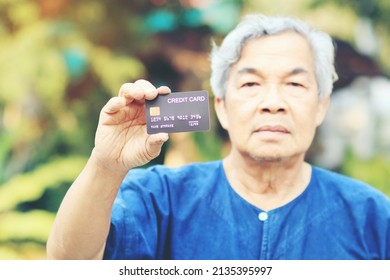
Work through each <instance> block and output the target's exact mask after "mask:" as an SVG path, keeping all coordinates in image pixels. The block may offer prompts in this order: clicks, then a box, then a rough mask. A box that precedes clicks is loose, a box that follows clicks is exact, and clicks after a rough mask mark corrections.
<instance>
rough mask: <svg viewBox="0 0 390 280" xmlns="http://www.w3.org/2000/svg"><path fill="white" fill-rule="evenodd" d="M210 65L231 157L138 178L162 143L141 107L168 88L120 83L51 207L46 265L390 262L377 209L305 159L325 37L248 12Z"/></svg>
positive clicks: (323, 106) (326, 76)
mask: <svg viewBox="0 0 390 280" xmlns="http://www.w3.org/2000/svg"><path fill="white" fill-rule="evenodd" d="M211 59H212V76H211V85H212V88H213V91H214V94H215V109H216V112H217V115H218V119H219V121H220V123H221V124H222V126H223V127H224V128H225V129H226V130H227V131H228V133H229V136H230V140H231V151H230V153H229V155H228V156H227V157H226V158H224V159H223V160H220V161H215V162H208V163H194V164H190V165H187V166H183V167H180V168H174V169H170V168H167V167H164V166H154V167H151V168H148V169H141V168H138V169H137V168H136V167H139V166H141V165H144V164H146V163H147V162H149V161H150V160H152V159H153V158H155V157H156V156H157V155H158V154H159V153H160V149H161V146H162V145H163V143H164V142H165V141H167V139H168V135H167V134H166V133H159V134H154V135H148V134H147V133H146V126H145V100H152V99H154V98H155V97H156V96H157V95H158V94H168V93H169V92H170V89H169V88H167V87H160V88H157V89H156V88H155V87H154V86H153V85H152V84H151V83H149V82H147V81H145V80H139V81H136V82H135V83H128V84H124V85H122V87H121V89H120V91H119V96H118V97H114V98H112V99H111V100H110V101H109V102H108V103H107V104H106V105H105V106H104V108H103V109H102V111H101V115H100V120H99V124H98V128H97V132H96V139H95V148H94V149H93V151H92V154H91V157H90V159H89V161H88V163H87V165H86V166H85V168H84V170H83V171H82V173H81V174H80V176H79V177H78V178H77V179H76V181H75V182H74V183H73V185H72V186H71V188H70V189H69V191H68V193H67V195H66V197H65V198H64V201H63V203H62V205H61V207H60V209H59V212H58V215H57V218H56V220H55V223H54V226H53V229H52V232H51V235H50V238H49V241H48V256H49V258H60V259H63V258H71V259H101V258H106V259H390V201H389V199H388V198H387V197H386V196H384V195H383V194H381V193H380V192H378V191H377V190H375V189H374V188H372V187H370V186H367V185H365V184H364V183H361V182H358V181H356V180H353V179H350V178H346V177H344V176H342V175H338V174H335V173H331V172H329V171H326V170H323V169H320V168H318V167H315V166H312V165H310V164H308V163H306V162H305V153H306V151H307V150H308V148H309V146H310V144H311V142H312V140H313V137H314V134H315V130H316V128H317V127H318V126H319V125H320V124H321V122H322V121H323V119H324V117H325V113H326V110H327V107H328V104H329V96H330V94H331V91H332V84H333V81H334V80H335V78H336V74H335V71H334V66H333V59H334V49H333V44H332V41H331V38H330V37H329V36H328V35H327V34H324V33H322V32H319V31H316V30H313V29H311V28H309V27H308V26H307V25H306V24H304V23H302V22H300V21H298V20H294V19H291V18H274V17H264V16H261V15H251V16H248V17H246V18H245V19H244V20H243V21H242V22H241V23H240V24H239V25H238V26H237V27H236V29H234V30H233V31H232V32H231V33H230V34H228V36H227V37H226V38H225V40H224V41H223V43H222V45H221V46H220V47H217V46H214V48H213V51H212V56H211ZM129 170H130V171H129Z"/></svg>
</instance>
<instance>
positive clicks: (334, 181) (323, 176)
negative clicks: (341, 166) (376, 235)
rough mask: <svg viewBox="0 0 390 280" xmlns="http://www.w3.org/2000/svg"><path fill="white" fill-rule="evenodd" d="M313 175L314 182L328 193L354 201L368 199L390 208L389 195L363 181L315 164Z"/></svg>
mask: <svg viewBox="0 0 390 280" xmlns="http://www.w3.org/2000/svg"><path fill="white" fill-rule="evenodd" d="M313 176H314V180H315V181H316V183H317V184H318V185H319V186H320V187H322V188H323V189H324V190H326V191H327V192H328V193H333V194H335V195H337V196H339V197H343V198H344V199H347V200H354V201H355V202H357V201H359V200H361V201H363V200H364V201H367V200H369V201H376V202H379V203H384V204H386V205H387V208H389V210H390V199H389V197H387V196H386V195H385V194H384V193H382V192H381V191H379V190H378V189H377V188H375V187H374V186H371V185H369V184H367V183H365V182H362V181H359V180H357V179H355V178H351V177H348V176H346V175H343V174H340V173H336V172H334V171H330V170H326V169H323V168H320V167H316V166H314V167H313Z"/></svg>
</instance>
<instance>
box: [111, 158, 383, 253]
mask: <svg viewBox="0 0 390 280" xmlns="http://www.w3.org/2000/svg"><path fill="white" fill-rule="evenodd" d="M104 258H105V259H203V260H204V259H224V260H225V259H317V260H318V259H390V200H389V199H388V198H387V197H386V196H385V195H383V194H382V193H380V192H379V191H377V190H376V189H374V188H373V187H370V186H368V185H366V184H364V183H362V182H359V181H356V180H354V179H351V178H347V177H345V176H342V175H339V174H336V173H333V172H330V171H326V170H323V169H320V168H318V167H312V177H311V181H310V183H309V185H308V186H307V188H306V189H305V191H304V192H303V193H302V194H301V195H299V196H298V197H297V198H296V199H294V200H293V201H291V202H289V203H288V204H286V205H284V206H282V207H279V208H276V209H273V210H271V211H268V212H265V211H263V210H261V209H259V208H257V207H255V206H254V205H252V204H250V203H248V202H247V201H246V200H244V199H243V198H242V197H241V196H239V195H238V194H237V193H236V192H235V191H234V190H233V189H232V187H231V186H230V185H229V183H228V180H227V177H226V174H225V171H224V168H223V165H222V161H215V162H209V163H197V164H191V165H187V166H184V167H180V168H173V169H170V168H167V167H164V166H154V167H151V168H149V169H137V170H132V171H130V172H129V174H128V175H127V177H126V178H125V180H124V182H123V185H122V186H121V189H120V191H119V194H118V197H117V199H116V201H115V203H114V207H113V211H112V221H111V228H110V233H109V236H108V239H107V245H106V250H105V254H104Z"/></svg>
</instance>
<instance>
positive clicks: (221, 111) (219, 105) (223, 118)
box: [214, 97, 229, 130]
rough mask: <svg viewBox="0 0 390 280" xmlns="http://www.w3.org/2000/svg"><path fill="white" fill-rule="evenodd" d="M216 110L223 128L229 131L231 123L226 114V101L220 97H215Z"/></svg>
mask: <svg viewBox="0 0 390 280" xmlns="http://www.w3.org/2000/svg"><path fill="white" fill-rule="evenodd" d="M214 108H215V112H216V114H217V117H218V120H219V122H220V124H221V126H222V127H223V128H224V129H226V130H227V129H228V124H229V121H228V117H227V113H226V106H225V100H224V99H223V98H220V97H215V98H214Z"/></svg>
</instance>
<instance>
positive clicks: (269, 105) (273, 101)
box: [258, 85, 287, 114]
mask: <svg viewBox="0 0 390 280" xmlns="http://www.w3.org/2000/svg"><path fill="white" fill-rule="evenodd" d="M261 97H262V98H261V99H260V102H259V106H258V107H259V110H260V111H261V112H262V113H271V114H276V113H285V112H286V110H287V104H286V101H285V100H284V96H283V92H282V89H281V88H280V87H279V86H278V85H269V86H267V88H266V89H265V91H264V92H263V93H262V96H261Z"/></svg>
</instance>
